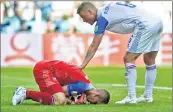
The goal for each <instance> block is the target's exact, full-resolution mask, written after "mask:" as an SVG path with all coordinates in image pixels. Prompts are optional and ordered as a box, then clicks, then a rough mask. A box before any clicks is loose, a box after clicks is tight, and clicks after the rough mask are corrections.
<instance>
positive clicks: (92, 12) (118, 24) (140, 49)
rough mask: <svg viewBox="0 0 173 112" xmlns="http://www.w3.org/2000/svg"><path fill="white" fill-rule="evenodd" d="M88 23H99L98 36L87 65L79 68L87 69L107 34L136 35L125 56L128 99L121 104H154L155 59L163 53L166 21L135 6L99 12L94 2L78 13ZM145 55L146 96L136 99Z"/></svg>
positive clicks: (119, 5)
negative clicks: (139, 68)
mask: <svg viewBox="0 0 173 112" xmlns="http://www.w3.org/2000/svg"><path fill="white" fill-rule="evenodd" d="M77 13H78V14H79V15H80V16H81V18H82V19H83V21H84V22H87V23H89V24H90V25H93V24H94V23H95V22H97V23H96V25H95V36H94V39H93V41H92V43H91V45H90V46H89V49H88V52H87V54H86V56H85V59H84V61H83V63H82V64H81V65H80V66H79V68H81V69H84V68H85V66H87V64H88V63H89V61H90V60H91V59H92V57H93V56H94V55H95V52H96V51H97V49H98V46H99V44H100V43H101V40H102V37H103V35H104V32H105V30H108V31H110V32H114V33H120V34H128V33H132V32H133V35H132V36H131V38H130V39H129V42H128V45H127V52H126V54H125V56H124V65H125V68H126V73H125V78H126V82H127V88H128V96H127V97H125V98H124V99H123V100H121V101H118V102H116V103H118V104H125V103H136V102H152V101H153V97H152V91H153V85H154V82H155V79H156V74H157V71H156V64H155V59H156V56H157V53H158V51H159V44H160V39H161V32H162V29H163V24H162V21H161V19H160V18H159V17H157V16H155V15H152V14H150V13H149V12H146V11H144V10H143V9H140V8H139V7H138V6H136V5H133V4H127V3H125V2H115V3H111V4H108V5H105V6H103V7H101V8H99V9H97V8H96V7H95V6H94V5H93V4H92V3H90V2H83V3H82V4H81V5H80V6H79V7H78V10H77ZM142 53H144V62H145V65H146V75H145V92H144V94H143V95H142V96H141V97H139V98H138V99H136V88H135V86H136V74H137V73H136V65H135V61H136V59H137V58H138V57H139V56H140V55H141V54H142Z"/></svg>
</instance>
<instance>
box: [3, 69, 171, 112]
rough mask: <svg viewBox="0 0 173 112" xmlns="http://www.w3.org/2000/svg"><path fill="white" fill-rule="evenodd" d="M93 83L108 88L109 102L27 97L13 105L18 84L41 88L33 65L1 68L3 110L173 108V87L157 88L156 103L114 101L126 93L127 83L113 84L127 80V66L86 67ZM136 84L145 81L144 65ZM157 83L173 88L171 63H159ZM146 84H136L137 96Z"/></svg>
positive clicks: (152, 111) (138, 111)
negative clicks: (57, 102)
mask: <svg viewBox="0 0 173 112" xmlns="http://www.w3.org/2000/svg"><path fill="white" fill-rule="evenodd" d="M84 71H85V73H87V74H88V76H89V78H90V80H91V81H92V83H93V85H95V87H98V88H106V89H107V90H108V91H109V92H110V94H111V99H110V103H109V104H108V105H71V106H45V105H41V104H39V103H37V102H33V101H28V100H27V101H25V102H24V103H23V104H21V105H17V106H12V105H11V97H12V95H13V91H14V90H15V88H16V87H17V86H24V87H26V88H28V89H33V90H39V89H38V86H37V85H36V83H35V81H34V77H33V75H32V68H30V67H27V68H9V67H8V68H1V111H2V112H171V111H172V90H162V89H154V91H153V94H154V96H153V97H154V102H153V103H138V104H135V105H132V104H131V105H129V104H127V105H117V104H115V101H117V100H121V99H122V98H124V97H125V96H126V95H127V89H126V87H125V86H124V87H119V86H112V85H111V84H125V78H124V72H125V70H124V67H90V68H86V69H85V70H84ZM137 73H138V75H137V76H138V77H137V79H138V80H137V85H144V74H145V68H144V67H137ZM155 86H157V87H168V88H172V67H171V66H170V67H158V75H157V79H156V82H155ZM143 91H144V88H137V97H139V96H140V95H141V94H142V93H143Z"/></svg>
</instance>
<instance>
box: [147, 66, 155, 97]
mask: <svg viewBox="0 0 173 112" xmlns="http://www.w3.org/2000/svg"><path fill="white" fill-rule="evenodd" d="M156 74H157V70H156V65H155V64H154V65H150V66H148V65H146V73H145V92H144V95H145V96H146V97H152V92H153V86H154V82H155V80H156Z"/></svg>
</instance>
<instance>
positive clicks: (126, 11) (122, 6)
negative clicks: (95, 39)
mask: <svg viewBox="0 0 173 112" xmlns="http://www.w3.org/2000/svg"><path fill="white" fill-rule="evenodd" d="M160 21H161V19H160V18H159V17H157V16H156V15H153V14H150V13H149V12H146V11H145V10H143V9H142V8H139V7H138V6H136V5H133V4H127V3H125V2H115V3H111V4H108V5H105V6H103V7H101V8H100V9H98V12H97V23H96V26H95V35H98V34H103V33H104V31H105V30H108V31H110V32H114V33H119V34H128V33H133V32H134V31H135V29H139V30H143V29H150V28H152V27H153V26H154V25H156V24H157V23H159V22H160Z"/></svg>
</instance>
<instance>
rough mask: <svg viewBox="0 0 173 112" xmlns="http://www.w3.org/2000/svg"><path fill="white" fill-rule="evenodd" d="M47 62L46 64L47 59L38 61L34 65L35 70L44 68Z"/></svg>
mask: <svg viewBox="0 0 173 112" xmlns="http://www.w3.org/2000/svg"><path fill="white" fill-rule="evenodd" d="M45 64H46V61H45V60H42V61H39V62H37V63H36V64H35V66H34V70H38V69H40V68H42V67H43V66H44V65H45Z"/></svg>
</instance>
